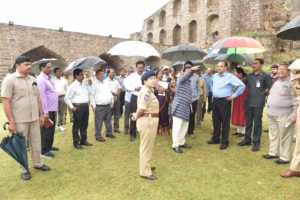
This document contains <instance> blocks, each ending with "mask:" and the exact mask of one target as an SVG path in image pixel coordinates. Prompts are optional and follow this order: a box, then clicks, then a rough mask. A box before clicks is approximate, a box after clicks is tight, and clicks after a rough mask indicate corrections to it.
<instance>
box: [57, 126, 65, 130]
mask: <svg viewBox="0 0 300 200" xmlns="http://www.w3.org/2000/svg"><path fill="white" fill-rule="evenodd" d="M58 129H59V130H60V131H65V130H66V129H65V128H64V127H62V126H59V127H58Z"/></svg>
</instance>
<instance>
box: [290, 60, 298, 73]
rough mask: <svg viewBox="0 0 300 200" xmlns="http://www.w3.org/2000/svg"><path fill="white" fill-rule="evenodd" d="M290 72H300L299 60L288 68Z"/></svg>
mask: <svg viewBox="0 0 300 200" xmlns="http://www.w3.org/2000/svg"><path fill="white" fill-rule="evenodd" d="M289 69H290V70H297V71H299V70H300V59H297V60H295V61H294V62H293V63H292V64H291V65H290V66H289Z"/></svg>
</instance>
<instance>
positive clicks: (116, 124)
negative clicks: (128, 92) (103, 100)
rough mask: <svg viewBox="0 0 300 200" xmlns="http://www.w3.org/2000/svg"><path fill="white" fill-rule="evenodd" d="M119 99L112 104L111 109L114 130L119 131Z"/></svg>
mask: <svg viewBox="0 0 300 200" xmlns="http://www.w3.org/2000/svg"><path fill="white" fill-rule="evenodd" d="M120 103H121V102H120V99H119V98H118V100H117V101H115V102H114V107H113V109H112V115H113V116H114V130H120V126H119V119H120Z"/></svg>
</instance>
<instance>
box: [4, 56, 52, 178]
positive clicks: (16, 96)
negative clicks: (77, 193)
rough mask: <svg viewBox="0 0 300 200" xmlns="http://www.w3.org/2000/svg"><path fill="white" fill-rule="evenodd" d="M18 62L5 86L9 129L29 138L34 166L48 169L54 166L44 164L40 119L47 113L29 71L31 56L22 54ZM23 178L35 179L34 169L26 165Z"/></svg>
mask: <svg viewBox="0 0 300 200" xmlns="http://www.w3.org/2000/svg"><path fill="white" fill-rule="evenodd" d="M15 66H16V72H15V73H13V74H10V75H8V76H6V77H5V79H4V80H3V83H2V88H1V97H2V102H3V108H4V112H5V114H6V117H7V120H8V122H9V125H8V130H9V131H10V132H12V133H14V132H19V133H22V134H23V135H24V136H25V137H26V138H27V139H28V140H29V143H30V146H31V156H32V161H33V163H34V168H35V169H37V170H41V171H48V170H50V167H48V166H47V165H44V164H43V162H42V159H41V133H40V123H43V122H44V117H43V111H42V105H41V100H40V95H39V89H38V87H37V83H36V79H35V78H34V77H32V76H30V75H29V71H30V69H31V61H30V58H29V57H26V56H20V57H18V58H17V59H16V61H15ZM39 116H40V117H39ZM21 178H22V179H23V180H29V179H31V175H30V172H29V171H27V170H26V169H24V168H22V174H21Z"/></svg>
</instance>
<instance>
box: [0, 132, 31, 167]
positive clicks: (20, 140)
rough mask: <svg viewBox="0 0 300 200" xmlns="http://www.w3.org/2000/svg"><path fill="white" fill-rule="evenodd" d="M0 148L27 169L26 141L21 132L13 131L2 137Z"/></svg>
mask: <svg viewBox="0 0 300 200" xmlns="http://www.w3.org/2000/svg"><path fill="white" fill-rule="evenodd" d="M0 148H1V149H2V150H3V151H4V152H6V153H7V154H8V155H10V156H11V157H12V158H13V159H14V160H16V161H17V162H18V163H19V164H20V165H22V166H23V167H24V168H25V169H26V170H27V171H29V167H28V157H27V151H26V141H25V137H24V136H23V135H22V133H14V134H13V135H12V136H7V137H5V138H3V139H2V141H1V143H0Z"/></svg>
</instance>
